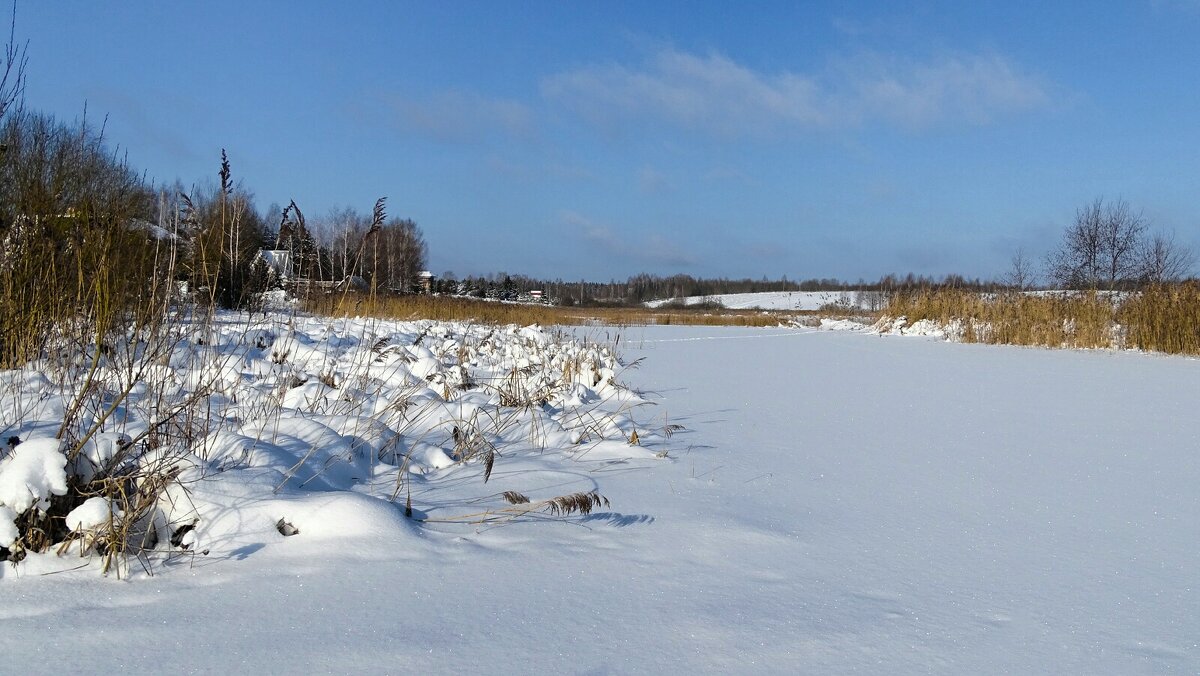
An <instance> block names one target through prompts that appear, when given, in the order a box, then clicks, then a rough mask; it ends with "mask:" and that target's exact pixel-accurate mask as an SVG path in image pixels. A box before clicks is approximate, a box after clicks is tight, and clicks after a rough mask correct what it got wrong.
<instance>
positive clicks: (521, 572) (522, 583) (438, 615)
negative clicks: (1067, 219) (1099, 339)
mask: <svg viewBox="0 0 1200 676" xmlns="http://www.w3.org/2000/svg"><path fill="white" fill-rule="evenodd" d="M593 337H596V336H593ZM620 345H621V348H622V351H623V356H624V359H625V361H626V362H631V361H633V360H637V359H643V358H644V360H643V361H642V362H641V363H640V365H639V367H638V368H636V369H632V370H628V371H625V372H623V373H622V374H621V376H620V379H621V380H624V381H626V382H628V383H629V384H631V385H632V386H634V387H636V388H637V389H638V390H639V391H640V392H641V396H642V397H643V398H644V399H645V401H647V402H650V403H651V404H653V405H650V406H641V407H637V408H634V409H630V410H629V411H628V412H629V414H630V418H631V419H632V418H636V419H638V420H641V421H642V422H641V424H640V425H639V429H640V430H641V431H642V432H645V434H644V436H643V438H644V439H645V442H644V446H643V447H640V448H631V447H627V446H623V445H622V446H617V445H609V444H599V445H596V446H594V449H595V451H594V452H595V454H596V457H590V456H591V454H592V453H591V452H589V453H579V452H576V453H567V454H563V453H559V452H556V451H555V450H554V449H547V450H546V451H545V452H544V453H540V452H539V453H530V452H528V450H529V449H525V451H522V452H514V453H512V454H511V457H505V458H502V459H501V460H498V461H497V466H496V469H495V475H494V476H493V478H492V481H491V482H489V485H488V487H486V488H485V487H483V486H482V485H481V484H480V483H479V482H480V478H479V476H478V474H479V468H478V467H477V466H474V465H466V466H463V465H455V466H454V467H450V468H446V469H445V470H436V471H434V472H432V474H431V477H430V479H431V484H430V485H428V486H424V485H423V486H422V489H427V490H422V493H421V499H420V500H418V499H417V496H416V495H415V494H414V504H418V505H422V506H423V509H428V510H430V511H431V512H434V511H439V512H441V513H445V514H449V513H451V512H455V511H457V512H458V513H461V512H463V511H474V510H468V509H464V505H462V504H461V501H463V500H464V499H467V498H466V496H469V495H481V494H487V493H491V492H492V491H498V490H502V489H507V488H508V487H515V486H519V487H520V488H521V489H522V490H524V491H527V492H529V493H530V494H531V495H539V496H541V495H551V494H559V493H561V492H564V491H565V490H575V489H577V488H580V487H590V486H596V487H599V488H600V489H601V491H602V492H603V493H604V495H606V496H607V497H608V498H610V500H611V507H609V508H603V509H600V510H598V511H597V512H596V513H593V514H592V515H591V516H589V517H583V518H575V519H571V520H567V521H532V520H531V521H524V522H511V523H506V524H493V525H471V524H460V523H426V524H420V523H416V522H413V521H408V520H405V519H403V518H402V517H400V516H399V515H398V512H397V511H396V510H395V509H393V508H392V506H391V505H390V504H389V503H386V502H383V501H381V500H379V499H377V498H375V497H371V493H372V490H371V489H370V488H369V487H368V488H367V489H363V490H361V491H358V492H349V493H347V492H345V491H343V492H340V493H339V492H335V491H326V492H325V495H324V498H323V499H322V498H320V497H319V498H317V499H313V500H311V501H309V500H305V499H303V496H302V495H301V493H302V492H301V491H300V489H296V492H295V493H292V494H289V495H287V496H284V497H280V498H278V500H281V501H283V502H284V503H289V502H290V503H294V506H296V507H298V508H300V509H289V510H288V513H289V514H294V515H296V518H298V519H299V518H306V517H305V515H316V514H320V513H322V512H327V513H326V514H325V516H324V518H320V519H316V520H315V521H316V522H317V523H320V524H323V525H322V526H320V527H317V528H315V529H310V530H306V529H305V528H301V532H300V534H299V535H297V536H295V537H287V538H285V537H283V536H280V535H278V534H277V533H275V532H274V530H273V528H271V527H270V526H267V527H256V528H259V530H261V531H262V532H261V533H257V535H253V534H247V531H250V530H253V528H250V527H249V525H246V524H243V525H241V526H239V527H234V526H229V527H228V528H226V529H225V530H226V532H231V533H241V535H239V536H238V537H239V538H240V539H237V540H231V541H229V542H222V541H220V540H214V539H212V538H210V539H209V542H208V544H207V545H205V546H208V547H209V548H210V549H211V551H210V553H209V554H208V555H207V556H198V555H197V556H193V555H190V554H182V555H177V556H174V557H173V558H171V559H170V560H169V561H168V562H166V563H162V564H160V565H159V567H158V569H157V571H156V572H157V574H156V575H155V576H154V577H152V578H150V577H145V576H144V575H142V576H139V575H136V574H135V575H134V577H133V579H132V580H128V581H117V580H115V579H114V578H112V577H111V576H110V577H109V578H101V577H99V576H98V575H97V574H96V572H95V571H94V570H86V571H77V572H64V573H60V574H55V575H49V576H40V575H37V574H34V573H33V572H30V571H26V572H24V573H22V572H21V570H20V569H17V570H14V569H11V568H9V569H7V570H6V571H5V574H4V578H3V579H2V580H0V620H2V621H3V626H4V633H3V639H2V642H3V646H4V649H5V659H6V669H10V670H12V672H13V673H49V672H56V673H57V672H62V671H64V670H65V671H67V672H78V671H84V670H87V671H115V670H118V669H120V670H130V671H134V672H162V671H166V670H170V671H173V672H175V671H178V672H199V673H215V672H228V671H231V670H241V671H253V672H260V673H296V672H305V673H312V672H326V671H328V672H337V673H344V672H351V671H361V672H366V673H497V674H499V673H513V672H517V673H595V674H599V673H642V672H647V673H689V672H701V673H780V674H784V673H786V674H792V673H848V672H865V673H887V674H893V673H939V674H959V673H1113V674H1136V673H1196V672H1197V671H1200V645H1198V644H1197V639H1196V637H1197V636H1200V588H1198V586H1197V585H1196V582H1195V580H1196V577H1195V571H1196V570H1200V550H1198V549H1197V548H1196V546H1195V540H1196V524H1197V523H1200V493H1198V492H1197V491H1196V486H1197V485H1200V453H1197V450H1198V447H1200V419H1198V418H1197V416H1195V415H1194V411H1193V410H1192V409H1193V408H1194V401H1195V391H1196V382H1197V380H1198V379H1200V361H1196V360H1191V359H1183V358H1166V357H1158V356H1147V355H1140V354H1129V353H1113V352H1104V351H1090V352H1074V351H1049V350H1039V349H1028V348H1007V347H994V346H983V345H962V344H949V343H944V342H938V341H932V340H929V339H922V338H899V337H891V336H882V337H881V336H878V335H871V334H867V333H862V332H859V333H852V332H844V331H817V330H806V329H782V328H781V329H740V328H712V327H675V326H672V327H646V328H634V329H627V330H625V331H624V332H623V333H622V335H621V340H620ZM677 424H678V425H683V426H684V427H685V429H676V428H674V427H669V426H673V425H677ZM326 427H327V428H331V426H330V425H326ZM302 431H303V430H296V431H295V434H296V436H300V432H302ZM278 445H280V446H284V447H286V444H278ZM626 449H628V450H631V451H641V452H643V453H624V452H623V451H624V450H626ZM664 452H665V453H666V454H667V455H668V457H666V458H657V457H654V456H655V455H656V454H663V453H664ZM263 462H267V461H265V460H264V461H263ZM251 464H253V463H251ZM502 481H503V482H510V483H506V484H504V486H503V487H502V486H501V485H500V484H497V486H496V488H492V487H491V485H492V483H494V482H502ZM214 483H215V482H214ZM227 483H229V482H227ZM369 483H370V482H368V484H369ZM231 485H233V486H241V484H237V483H233V484H231ZM468 488H469V489H470V490H467V489H468ZM237 490H249V489H246V488H238V489H237ZM232 492H236V491H232ZM256 495H258V496H259V497H260V498H261V493H257V494H256ZM341 495H349V496H354V497H356V498H357V499H355V500H345V499H338V498H337V496H341ZM441 495H445V496H446V497H445V498H444V499H445V502H446V503H447V504H445V505H443V504H441V502H439V501H440V500H442V498H440V497H439V496H441ZM297 496H300V497H297ZM243 497H244V496H242V497H239V495H230V496H229V501H230V502H229V504H231V505H236V504H238V500H239V499H242V498H243ZM484 504H486V501H485V502H484ZM451 507H452V509H450V508H451ZM273 513H274V512H272V514H273Z"/></svg>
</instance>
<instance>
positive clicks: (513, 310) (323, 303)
mask: <svg viewBox="0 0 1200 676" xmlns="http://www.w3.org/2000/svg"><path fill="white" fill-rule="evenodd" d="M307 309H308V310H310V311H312V312H314V313H318V314H326V315H332V316H338V315H347V314H349V315H356V316H370V317H379V318H387V319H433V320H437V321H471V322H478V323H490V324H520V325H529V324H540V325H542V326H554V325H559V326H579V325H588V324H606V325H610V326H646V325H654V324H658V325H687V326H778V325H779V324H781V323H787V322H788V321H789V320H790V319H792V318H793V317H794V316H796V315H798V314H803V313H797V312H764V311H761V310H711V309H679V308H673V309H670V310H664V309H652V308H645V307H589V308H581V307H561V306H555V305H535V304H524V303H502V302H493V301H484V300H475V299H471V298H458V297H449V296H424V295H412V296H376V297H371V296H370V295H367V294H350V295H347V296H321V297H315V298H312V299H310V301H309V303H308V307H307Z"/></svg>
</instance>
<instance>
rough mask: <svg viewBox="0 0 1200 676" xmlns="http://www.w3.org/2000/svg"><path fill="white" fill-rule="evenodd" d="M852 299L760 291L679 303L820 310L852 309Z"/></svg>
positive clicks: (837, 294)
mask: <svg viewBox="0 0 1200 676" xmlns="http://www.w3.org/2000/svg"><path fill="white" fill-rule="evenodd" d="M856 298H857V297H856V295H855V293H854V292H852V291H850V292H845V293H843V292H841V291H764V292H761V293H724V294H716V295H712V296H688V297H687V298H684V299H683V300H684V302H685V303H687V304H688V305H699V304H701V303H705V302H712V301H716V302H719V303H720V304H721V305H722V306H724V307H725V308H728V309H730V310H754V309H757V310H820V309H821V308H822V307H823V306H825V305H839V304H840V305H845V306H847V307H852V306H854V305H855V303H856ZM673 300H674V299H663V300H652V301H649V302H647V303H646V305H647V306H649V307H660V306H662V305H665V304H667V303H670V302H672V301H673Z"/></svg>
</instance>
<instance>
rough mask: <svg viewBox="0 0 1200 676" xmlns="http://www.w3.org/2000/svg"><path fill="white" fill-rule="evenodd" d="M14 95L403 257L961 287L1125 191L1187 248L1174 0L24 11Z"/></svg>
mask: <svg viewBox="0 0 1200 676" xmlns="http://www.w3.org/2000/svg"><path fill="white" fill-rule="evenodd" d="M17 23H18V25H17V30H18V34H19V36H21V37H27V38H28V39H29V41H30V46H29V68H28V87H27V92H26V101H27V104H28V105H29V106H30V107H32V108H35V109H38V110H41V111H45V112H50V113H53V114H55V115H58V116H59V117H62V118H67V119H74V118H77V117H79V115H80V114H81V113H82V111H83V108H84V105H85V103H86V105H87V110H88V115H89V117H91V118H92V119H97V118H100V117H103V116H107V127H106V129H107V136H108V138H109V139H110V141H111V142H112V143H113V144H116V145H119V147H120V148H121V150H122V151H123V152H126V153H127V154H128V158H129V160H130V162H131V163H132V164H133V165H134V166H136V167H139V168H141V169H143V170H144V171H145V172H146V173H147V174H148V176H150V177H152V178H154V179H157V180H160V181H165V182H170V181H174V180H175V179H176V178H179V179H181V180H183V181H184V183H185V184H192V183H195V182H197V181H201V180H205V179H206V178H207V177H209V176H215V174H216V171H217V168H218V163H219V157H220V150H221V148H225V149H227V151H228V153H229V157H230V160H231V162H232V163H233V168H234V172H235V174H236V176H237V177H238V178H240V179H241V180H242V181H244V183H245V185H246V186H248V187H249V188H251V189H252V190H254V192H255V193H256V195H257V198H258V202H259V205H260V207H263V208H265V207H266V206H267V205H268V204H270V203H271V202H280V203H285V204H286V203H287V201H288V200H289V199H295V200H296V202H297V203H298V204H299V205H300V206H301V208H303V209H304V211H305V213H306V214H308V215H309V216H310V218H315V217H318V216H320V215H321V214H323V213H326V212H328V211H329V210H330V209H331V208H333V207H335V206H353V207H355V208H357V209H359V210H360V211H363V212H369V211H370V208H371V206H372V205H373V204H374V201H375V199H376V198H377V197H379V196H384V195H386V196H387V197H388V198H389V213H391V214H393V215H398V216H405V217H410V218H413V219H414V220H416V221H417V223H418V224H419V225H420V226H421V228H422V229H423V231H424V233H425V236H426V239H427V240H428V242H429V244H430V258H431V261H430V266H431V267H432V269H433V270H434V271H435V272H437V273H439V274H440V273H441V272H443V271H445V270H451V271H454V272H455V273H457V274H459V275H464V274H479V273H486V272H496V271H507V272H511V273H517V272H519V273H523V274H528V275H532V276H541V277H550V278H553V277H562V278H565V279H577V278H587V279H597V280H606V279H609V278H624V277H626V276H628V275H630V274H633V273H637V272H642V271H646V272H653V273H660V274H672V273H676V272H682V273H687V274H692V275H697V276H727V277H744V276H749V277H754V278H758V277H761V276H763V275H767V276H770V277H772V278H777V277H779V276H781V275H787V276H788V277H789V278H791V279H801V278H809V277H839V278H845V279H850V280H854V279H857V278H859V277H865V278H869V279H873V278H877V277H879V276H880V275H882V274H885V273H892V272H894V273H905V272H910V271H911V272H915V273H921V274H933V275H942V274H945V273H950V272H955V273H960V274H964V275H968V276H981V277H990V276H993V275H996V274H999V273H1002V272H1003V271H1004V270H1005V269H1006V267H1007V266H1008V261H1009V259H1010V257H1011V255H1012V253H1013V252H1014V251H1015V250H1016V249H1017V247H1023V248H1024V249H1025V251H1026V252H1027V253H1030V254H1033V255H1040V254H1041V253H1043V252H1045V251H1046V250H1048V249H1049V248H1050V247H1051V246H1053V244H1054V242H1055V240H1056V239H1057V237H1058V234H1059V232H1060V231H1061V229H1062V228H1063V227H1064V226H1065V225H1066V224H1068V223H1069V222H1070V220H1071V219H1072V217H1073V216H1074V213H1075V210H1076V208H1077V207H1079V206H1081V205H1082V204H1084V203H1085V202H1088V201H1090V200H1092V199H1094V198H1096V197H1099V196H1105V197H1109V198H1117V197H1120V198H1123V199H1125V200H1127V201H1128V202H1130V203H1131V204H1132V205H1133V206H1134V207H1135V208H1138V209H1140V210H1142V211H1143V212H1144V213H1145V215H1146V216H1147V217H1148V218H1149V220H1150V221H1151V223H1152V224H1153V225H1154V226H1155V227H1156V228H1158V229H1161V230H1164V231H1173V232H1174V233H1175V234H1176V236H1177V238H1178V239H1179V240H1181V241H1183V242H1186V243H1188V244H1190V245H1192V246H1193V247H1197V246H1200V39H1198V38H1200V2H1194V1H1191V2H1189V1H1185V0H1174V1H1171V0H1161V1H1154V0H1145V1H1138V0H1131V1H1129V2H1098V3H1086V4H1084V5H1082V6H1081V5H1080V4H1079V3H1065V2H1064V3H1054V2H1051V3H1043V2H1030V3H1011V2H994V3H993V2H945V3H937V2H922V3H909V4H902V3H893V2H844V3H843V2H827V3H817V2H811V3H797V2H782V3H771V2H761V3H741V2H738V3H735V2H725V3H706V2H686V3H683V2H680V3H673V2H645V1H642V2H630V3H619V2H588V3H568V2H520V3H516V2H512V3H504V2H455V3H442V2H437V3H420V4H417V3H401V2H352V1H348V2H339V3H331V2H319V3H318V2H256V1H245V0H243V1H241V2H215V1H210V2H202V3H201V2H188V3H184V2H164V1H161V0H160V1H155V2H140V1H133V0H131V1H128V2H121V3H98V2H91V1H86V2H85V1H61V2H23V3H20V4H19V6H18V15H17Z"/></svg>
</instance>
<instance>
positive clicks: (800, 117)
mask: <svg viewBox="0 0 1200 676" xmlns="http://www.w3.org/2000/svg"><path fill="white" fill-rule="evenodd" d="M542 92H543V94H544V95H545V96H546V97H547V98H549V99H551V100H553V101H557V102H560V103H562V104H563V105H565V106H567V107H568V108H570V109H571V110H573V111H574V112H576V113H577V114H579V115H580V116H582V117H583V118H585V119H587V120H589V121H590V122H592V123H595V124H598V125H602V126H613V125H617V124H621V123H624V122H627V121H629V120H637V119H641V118H647V117H649V118H657V119H660V120H664V121H667V122H669V123H672V124H676V125H680V126H683V127H687V128H692V129H699V130H703V131H707V132H711V133H716V134H720V135H724V136H735V137H743V136H760V137H761V136H775V135H778V134H784V133H795V132H811V131H819V130H827V129H836V128H843V127H848V126H859V125H863V124H868V123H873V122H882V123H887V124H892V125H900V126H903V127H906V128H914V129H920V128H926V127H931V126H934V125H939V124H943V123H959V124H961V123H968V124H987V123H990V122H992V121H994V120H995V119H997V118H999V117H1002V116H1005V115H1011V114H1016V113H1021V112H1025V111H1030V110H1035V109H1039V108H1044V107H1047V106H1049V105H1050V103H1051V94H1050V91H1049V87H1048V86H1047V85H1046V84H1045V83H1043V82H1042V81H1041V80H1040V79H1039V78H1038V77H1036V76H1034V75H1031V74H1028V73H1026V72H1024V71H1023V70H1022V69H1021V68H1019V67H1018V66H1016V65H1014V64H1012V63H1010V62H1009V61H1008V60H1007V59H1005V58H1004V57H1002V56H1000V55H998V54H993V53H983V54H958V55H948V56H942V57H938V58H934V59H931V60H927V61H915V60H909V59H899V58H886V57H883V56H880V55H875V54H867V53H864V54H860V55H857V56H855V57H853V58H846V59H839V60H835V61H832V62H831V63H830V65H828V66H826V67H825V68H824V69H822V70H820V71H819V72H812V73H804V72H792V71H784V72H779V73H766V72H762V71H758V70H755V69H752V68H750V67H747V66H745V65H742V64H740V63H737V62H735V61H734V60H732V59H730V58H728V57H726V56H724V55H721V54H718V53H709V54H706V55H699V54H693V53H689V52H684V51H679V50H676V49H661V50H659V51H658V52H657V53H655V54H653V55H652V56H651V58H650V59H648V60H647V61H646V62H644V63H641V64H639V65H636V66H628V65H621V64H609V65H597V66H588V67H584V68H580V69H577V70H573V71H568V72H564V73H560V74H557V75H554V76H551V77H549V78H547V79H545V80H544V81H543V83H542Z"/></svg>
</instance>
